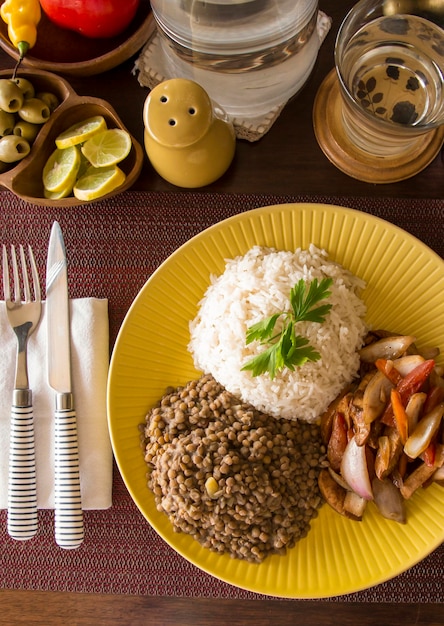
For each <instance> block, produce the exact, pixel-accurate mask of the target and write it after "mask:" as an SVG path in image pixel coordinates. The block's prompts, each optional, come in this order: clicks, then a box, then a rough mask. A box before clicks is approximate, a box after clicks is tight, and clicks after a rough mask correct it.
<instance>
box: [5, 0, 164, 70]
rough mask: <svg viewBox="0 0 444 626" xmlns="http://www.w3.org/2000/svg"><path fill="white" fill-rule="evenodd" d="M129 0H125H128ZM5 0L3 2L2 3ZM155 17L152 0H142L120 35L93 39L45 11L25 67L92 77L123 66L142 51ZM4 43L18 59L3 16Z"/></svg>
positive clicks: (7, 50) (26, 58) (25, 61)
mask: <svg viewBox="0 0 444 626" xmlns="http://www.w3.org/2000/svg"><path fill="white" fill-rule="evenodd" d="M124 1H125V0H122V2H124ZM3 2H4V0H1V1H0V5H1V4H3ZM154 28H155V25H154V18H153V15H152V13H151V6H150V3H149V1H148V0H141V2H140V5H139V8H138V9H137V13H136V15H135V17H134V19H133V20H132V22H131V24H130V25H129V26H128V27H127V28H126V29H125V31H124V32H122V33H120V34H119V35H117V36H116V37H111V38H106V39H90V38H89V37H84V36H83V35H80V34H79V33H76V32H74V31H71V30H67V29H64V28H60V27H59V26H56V24H54V23H53V22H51V21H50V20H49V19H48V18H47V17H46V15H45V13H44V12H43V11H42V17H41V20H40V22H39V25H38V36H37V42H36V44H35V46H34V47H33V48H31V50H29V51H28V53H27V55H26V56H25V58H24V60H23V61H22V64H23V67H32V68H36V69H40V70H47V71H49V72H55V73H57V74H68V75H70V76H92V75H94V74H99V73H100V72H105V71H107V70H110V69H112V68H113V67H116V66H117V65H120V64H121V63H123V62H124V61H126V60H127V59H129V58H130V57H131V56H133V54H135V53H136V52H137V51H138V50H140V49H141V48H142V47H143V45H144V44H145V42H146V41H147V40H148V39H149V37H150V35H151V33H152V32H153V31H154ZM0 46H1V47H2V48H3V50H5V52H7V53H8V54H9V55H10V56H11V57H12V58H13V59H15V60H17V59H18V52H17V48H15V47H14V46H13V45H12V43H11V41H10V39H9V37H8V26H7V25H6V24H5V23H4V22H3V20H1V19H0Z"/></svg>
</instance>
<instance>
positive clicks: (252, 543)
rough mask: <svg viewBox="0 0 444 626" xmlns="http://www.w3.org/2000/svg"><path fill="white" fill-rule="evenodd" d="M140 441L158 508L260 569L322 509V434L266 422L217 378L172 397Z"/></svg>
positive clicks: (309, 427)
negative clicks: (266, 560) (320, 486)
mask: <svg viewBox="0 0 444 626" xmlns="http://www.w3.org/2000/svg"><path fill="white" fill-rule="evenodd" d="M142 439H143V446H144V451H145V461H146V463H147V465H148V470H149V471H148V487H149V488H150V489H151V490H152V492H153V493H154V497H155V502H156V506H157V509H158V510H159V511H163V512H165V513H166V514H167V515H168V517H169V519H170V521H171V523H172V525H173V528H174V530H175V531H177V532H185V533H188V534H190V535H192V536H193V537H194V538H195V539H197V541H199V542H200V543H201V544H202V545H203V546H205V547H206V548H209V549H210V550H213V551H216V552H219V553H225V552H227V553H229V554H230V555H231V556H232V557H235V558H240V559H246V560H248V561H255V562H260V561H262V560H263V559H265V558H266V557H267V556H268V555H269V554H272V553H285V551H286V549H287V548H291V547H293V546H294V545H295V544H296V542H297V541H298V540H299V539H301V538H303V537H304V536H305V535H306V534H307V533H308V531H309V528H310V522H311V520H312V519H313V517H315V516H316V515H317V511H318V509H319V507H320V505H321V504H322V497H321V495H320V492H319V489H318V484H317V478H318V474H319V472H320V470H321V469H322V467H325V465H326V450H325V447H324V446H323V445H322V443H321V436H320V429H319V426H318V425H316V424H308V423H302V422H294V421H288V420H279V419H276V418H274V417H270V416H269V415H265V414H264V413H261V412H259V411H257V410H256V409H254V408H253V407H252V406H251V405H249V404H242V403H241V402H240V401H239V399H238V398H236V397H235V396H233V395H232V394H230V393H229V392H228V391H226V390H225V389H224V387H223V386H222V385H220V384H219V383H218V382H217V381H215V380H214V378H212V376H211V375H205V376H202V377H201V378H200V379H198V380H195V381H191V382H189V383H188V384H187V385H185V386H184V387H178V388H177V389H168V390H167V392H166V394H165V395H164V396H163V398H162V399H161V401H160V403H159V404H158V406H156V407H155V408H153V409H152V410H151V411H150V412H149V413H148V415H147V416H146V420H145V424H144V425H143V434H142Z"/></svg>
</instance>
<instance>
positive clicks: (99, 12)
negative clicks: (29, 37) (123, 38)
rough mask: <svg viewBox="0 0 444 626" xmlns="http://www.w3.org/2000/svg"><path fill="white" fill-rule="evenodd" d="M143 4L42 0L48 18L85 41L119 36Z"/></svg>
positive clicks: (126, 0) (134, 0)
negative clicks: (79, 34) (83, 37)
mask: <svg viewBox="0 0 444 626" xmlns="http://www.w3.org/2000/svg"><path fill="white" fill-rule="evenodd" d="M139 2H140V0H40V4H41V6H42V9H43V10H44V12H45V13H46V15H47V16H48V18H49V19H50V20H51V21H52V22H54V23H55V24H57V26H61V27H62V28H67V29H69V30H74V31H77V32H79V33H81V34H82V35H85V37H92V38H106V37H114V36H115V35H118V34H119V33H121V32H122V31H124V30H125V28H126V27H127V26H128V25H129V24H130V22H131V21H132V19H133V18H134V16H135V14H136V11H137V8H138V6H139Z"/></svg>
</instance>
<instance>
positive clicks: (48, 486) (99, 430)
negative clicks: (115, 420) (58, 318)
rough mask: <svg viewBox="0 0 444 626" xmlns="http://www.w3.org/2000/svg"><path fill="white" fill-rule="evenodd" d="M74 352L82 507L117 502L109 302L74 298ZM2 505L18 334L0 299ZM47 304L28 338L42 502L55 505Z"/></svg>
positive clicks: (5, 493) (4, 505) (2, 504)
mask: <svg viewBox="0 0 444 626" xmlns="http://www.w3.org/2000/svg"><path fill="white" fill-rule="evenodd" d="M70 307H71V356H72V378H73V394H74V403H75V409H76V414H77V431H78V444H79V463H80V487H81V494H82V507H83V509H85V510H86V509H107V508H109V507H110V506H111V505H112V471H113V470H112V449H111V442H110V438H109V432H108V423H107V415H106V383H107V376H108V366H109V324H108V301H107V300H105V299H97V298H79V299H73V300H71V302H70ZM0 349H1V356H0V509H5V508H7V506H8V500H7V498H8V459H9V422H10V410H11V399H12V390H13V388H14V379H15V360H16V352H15V351H16V338H15V335H14V333H13V331H12V329H11V327H10V325H9V322H8V320H7V318H6V311H5V306H4V303H3V302H0ZM46 352H47V349H46V317H45V302H43V308H42V316H41V318H40V323H39V326H38V327H37V329H36V330H35V332H34V333H33V334H32V335H31V336H30V338H29V342H28V373H29V386H30V388H31V389H32V393H33V404H34V432H35V450H36V475H37V504H38V507H39V508H42V509H52V508H54V459H53V457H54V392H53V390H52V389H51V388H50V387H49V385H48V382H47V368H46Z"/></svg>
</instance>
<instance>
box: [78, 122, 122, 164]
mask: <svg viewBox="0 0 444 626" xmlns="http://www.w3.org/2000/svg"><path fill="white" fill-rule="evenodd" d="M130 150H131V137H130V135H129V133H128V132H127V131H126V130H123V129H121V128H110V129H109V130H105V131H104V132H102V133H99V134H97V135H94V136H93V137H91V139H88V141H85V143H84V144H83V146H82V153H83V154H84V156H85V157H86V158H87V159H88V161H89V162H90V163H91V165H94V167H108V166H109V165H115V164H116V163H119V162H120V161H123V159H125V158H126V157H127V156H128V154H129V152H130Z"/></svg>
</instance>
